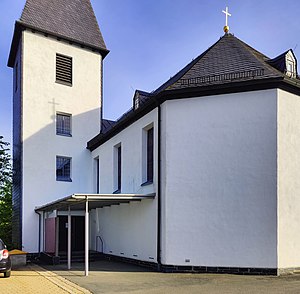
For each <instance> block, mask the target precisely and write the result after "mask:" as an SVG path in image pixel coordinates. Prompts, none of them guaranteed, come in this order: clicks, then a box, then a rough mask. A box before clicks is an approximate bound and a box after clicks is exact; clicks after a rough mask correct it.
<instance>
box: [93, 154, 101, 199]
mask: <svg viewBox="0 0 300 294" xmlns="http://www.w3.org/2000/svg"><path fill="white" fill-rule="evenodd" d="M94 179H95V181H94V182H95V184H94V186H95V193H96V194H99V193H100V161H99V157H97V158H95V159H94Z"/></svg>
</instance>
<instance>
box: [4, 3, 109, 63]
mask: <svg viewBox="0 0 300 294" xmlns="http://www.w3.org/2000/svg"><path fill="white" fill-rule="evenodd" d="M24 28H29V29H34V30H36V31H40V32H43V33H46V34H49V35H53V36H55V37H58V38H61V39H65V40H67V41H70V42H73V43H78V44H79V45H83V46H85V47H88V48H89V47H90V48H91V49H93V50H97V51H99V52H100V53H101V54H102V56H103V57H105V56H106V55H107V54H108V52H109V51H108V50H107V48H106V45H105V43H104V40H103V37H102V34H101V31H100V29H99V26H98V22H97V19H96V16H95V14H94V10H93V8H92V5H91V2H90V0H47V1H46V0H27V1H26V4H25V7H24V9H23V13H22V15H21V18H20V20H18V21H17V22H16V25H15V32H14V37H13V42H12V46H11V52H10V56H9V61H8V65H9V66H11V67H12V66H13V62H14V58H15V54H16V50H17V46H18V42H19V39H20V35H21V34H20V32H21V31H22V29H24Z"/></svg>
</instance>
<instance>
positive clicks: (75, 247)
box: [58, 216, 85, 252]
mask: <svg viewBox="0 0 300 294" xmlns="http://www.w3.org/2000/svg"><path fill="white" fill-rule="evenodd" d="M71 224H72V228H71V230H72V231H71V247H72V251H83V250H84V231H85V225H84V224H85V221H84V216H72V217H71ZM58 240H59V246H58V248H59V251H61V252H66V251H67V248H68V217H67V216H60V217H59V239H58Z"/></svg>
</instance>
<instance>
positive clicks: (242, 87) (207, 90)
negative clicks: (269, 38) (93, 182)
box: [87, 77, 300, 151]
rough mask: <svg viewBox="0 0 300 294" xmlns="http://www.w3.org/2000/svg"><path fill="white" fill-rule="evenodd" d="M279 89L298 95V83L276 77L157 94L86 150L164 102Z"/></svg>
mask: <svg viewBox="0 0 300 294" xmlns="http://www.w3.org/2000/svg"><path fill="white" fill-rule="evenodd" d="M275 88H280V89H283V90H286V91H289V92H292V93H294V94H298V95H300V81H299V82H297V81H296V80H292V79H290V78H285V77H276V78H268V79H260V80H254V81H253V80H251V81H243V82H233V83H228V84H226V83H225V84H220V85H215V84H214V85H209V86H202V87H193V88H192V87H191V88H184V89H175V90H165V91H163V92H159V93H158V94H157V95H155V96H153V98H152V99H151V100H150V101H148V102H147V104H145V105H144V106H142V107H141V109H137V110H135V111H134V112H133V113H132V114H131V115H130V116H128V117H126V119H124V120H122V121H120V122H119V123H117V124H116V125H115V126H113V127H112V128H111V130H110V131H108V132H107V133H105V134H99V135H97V136H96V137H94V138H93V139H91V140H90V141H89V142H88V143H87V149H89V150H90V151H93V150H95V149H96V148H98V147H99V146H101V145H102V144H104V143H105V142H107V141H108V140H109V139H111V138H112V137H113V136H115V135H116V134H118V133H119V132H121V131H122V130H124V129H125V128H126V127H127V126H129V125H131V124H132V123H134V122H135V121H137V120H138V119H139V118H141V117H142V116H144V115H145V114H147V113H148V112H150V111H151V110H153V109H154V108H156V107H157V106H158V105H160V104H162V103H163V102H165V101H166V100H173V99H184V98H194V97H203V96H212V95H221V94H232V93H241V92H249V91H258V90H268V89H275Z"/></svg>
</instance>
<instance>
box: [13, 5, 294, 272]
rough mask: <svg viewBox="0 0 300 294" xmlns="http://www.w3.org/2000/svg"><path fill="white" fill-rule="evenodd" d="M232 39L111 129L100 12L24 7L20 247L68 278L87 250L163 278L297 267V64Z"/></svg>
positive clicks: (17, 125)
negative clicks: (60, 266)
mask: <svg viewBox="0 0 300 294" xmlns="http://www.w3.org/2000/svg"><path fill="white" fill-rule="evenodd" d="M226 13H228V11H227V10H226ZM224 32H225V33H224V35H223V36H222V37H221V38H220V39H219V40H217V41H216V43H215V44H213V45H212V46H211V47H209V48H208V49H207V50H206V51H205V52H203V53H201V54H200V55H199V56H198V57H197V58H195V59H194V60H193V61H192V62H191V63H189V64H188V65H186V66H185V67H184V68H183V69H182V70H180V71H179V72H178V73H177V74H176V75H175V76H173V77H172V78H171V79H169V80H168V81H166V82H165V83H164V84H163V85H161V86H160V87H159V88H157V89H156V90H154V91H152V92H150V93H148V92H145V91H142V90H136V91H135V94H134V97H133V104H132V108H131V109H130V110H128V112H126V113H125V114H124V115H122V116H121V117H120V118H119V119H118V120H117V121H112V120H107V119H104V118H103V117H102V113H103V109H102V105H103V99H104V97H103V95H102V87H103V86H102V80H103V77H102V74H103V73H102V65H103V61H104V59H105V57H106V55H107V54H108V53H109V51H108V49H107V48H106V45H105V42H104V39H103V37H102V34H101V31H100V29H99V26H98V23H97V20H96V17H95V14H94V11H93V9H92V6H91V3H90V0H72V1H69V0H68V1H66V0H54V1H51V2H47V1H43V0H27V1H26V4H25V7H24V10H23V12H22V15H21V17H20V19H19V20H17V21H16V23H15V30H14V35H13V40H12V44H11V50H10V55H9V60H8V66H9V67H11V68H13V73H14V74H13V79H14V83H13V167H14V178H13V242H14V244H15V245H16V247H18V248H20V249H23V250H25V251H27V252H29V253H32V254H47V255H48V256H53V257H59V256H60V255H62V254H63V253H64V254H65V253H66V252H67V255H68V266H69V267H70V266H71V256H72V255H73V254H74V252H80V251H84V252H85V258H86V269H87V268H88V253H89V250H90V251H92V250H93V251H97V252H100V253H103V255H104V256H105V257H109V258H114V259H120V260H123V261H128V262H135V263H139V264H144V265H147V266H151V267H153V268H158V269H159V270H162V271H166V272H175V271H191V272H209V273H240V274H273V275H277V274H282V273H285V272H292V271H295V270H296V269H299V268H300V233H299V227H300V198H299V199H298V198H297V197H299V195H300V181H299V178H300V153H299V152H300V79H299V78H298V74H297V59H296V56H295V55H294V53H293V51H292V50H291V49H290V50H287V51H286V52H284V53H283V54H281V55H279V56H277V57H275V58H269V57H267V56H266V55H264V54H262V53H260V52H258V51H257V50H255V49H254V48H252V47H250V46H249V45H247V44H246V43H244V42H243V41H242V40H240V39H239V38H237V37H236V36H234V35H233V34H231V33H229V28H228V27H227V26H225V28H224ZM208 45H209V44H208ZM157 70H159V69H157ZM298 120H299V123H298Z"/></svg>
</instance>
